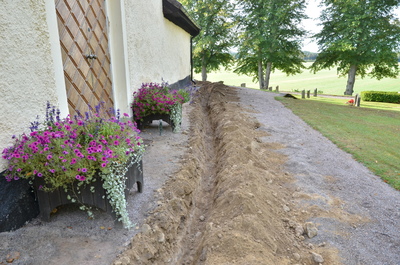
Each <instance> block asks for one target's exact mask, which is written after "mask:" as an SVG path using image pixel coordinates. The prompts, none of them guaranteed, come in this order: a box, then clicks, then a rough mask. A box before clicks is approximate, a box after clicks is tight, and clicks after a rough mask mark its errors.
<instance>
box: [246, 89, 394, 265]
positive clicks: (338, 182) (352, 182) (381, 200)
mask: <svg viewBox="0 0 400 265" xmlns="http://www.w3.org/2000/svg"><path fill="white" fill-rule="evenodd" d="M276 95H277V94H274V93H267V92H262V91H259V90H252V89H239V96H240V99H241V102H242V105H244V106H246V107H249V106H250V107H251V108H254V109H255V110H257V111H258V112H259V113H257V114H255V116H256V118H257V119H258V121H259V122H260V123H261V124H263V127H262V128H261V129H263V130H265V131H267V132H268V133H269V134H270V136H268V137H267V138H266V139H267V141H270V142H279V143H282V144H283V145H284V146H285V148H283V149H282V150H281V152H282V153H284V154H285V155H287V156H288V158H289V160H288V161H287V162H286V165H285V167H286V170H288V171H289V172H290V173H291V174H293V175H294V176H295V177H296V180H297V181H296V185H297V186H298V190H299V193H298V194H300V193H305V194H309V195H310V196H307V197H306V199H304V198H299V197H304V196H296V194H294V198H295V199H296V201H298V202H299V203H302V204H309V205H316V206H318V207H323V208H325V209H327V210H329V209H332V208H333V206H339V207H340V209H342V211H340V212H337V213H336V214H337V215H336V214H334V215H330V216H315V217H314V218H312V219H311V221H313V222H315V223H318V224H319V227H318V229H319V232H318V237H316V238H315V240H310V242H312V243H314V244H319V243H322V242H327V243H329V244H330V245H332V246H334V247H336V248H337V249H338V250H339V255H340V256H341V257H342V258H343V263H344V264H347V265H353V264H354V265H358V264H370V265H378V264H382V265H383V264H385V265H389V264H390V265H398V264H400V192H398V191H396V190H394V189H393V188H391V187H390V186H389V185H387V184H386V183H384V182H383V181H382V180H381V179H380V178H379V177H377V176H375V175H374V174H372V173H371V172H370V171H369V170H368V169H367V168H366V167H364V166H363V165H362V164H360V163H358V162H357V161H355V160H354V159H353V158H352V156H351V155H349V154H348V153H346V152H344V151H342V150H340V149H339V148H338V147H337V146H336V145H334V144H333V143H332V142H331V141H329V140H328V139H326V138H325V137H324V136H322V135H321V134H320V133H319V132H317V131H315V130H314V129H312V128H311V127H310V126H308V125H307V124H306V123H305V122H303V121H302V120H301V119H300V118H299V117H297V116H295V115H294V114H293V113H292V112H291V111H290V110H289V109H287V108H285V107H284V106H283V105H282V104H281V103H280V102H278V101H276V100H274V97H275V96H276ZM376 148H384V147H380V146H376ZM298 194H297V195H298ZM334 212H335V211H334Z"/></svg>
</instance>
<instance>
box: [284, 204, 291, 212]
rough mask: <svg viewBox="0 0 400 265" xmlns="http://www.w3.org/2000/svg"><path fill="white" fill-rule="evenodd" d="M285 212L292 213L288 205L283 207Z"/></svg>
mask: <svg viewBox="0 0 400 265" xmlns="http://www.w3.org/2000/svg"><path fill="white" fill-rule="evenodd" d="M283 210H284V211H285V212H287V213H288V212H290V208H289V207H288V206H287V205H283Z"/></svg>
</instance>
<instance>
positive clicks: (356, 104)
mask: <svg viewBox="0 0 400 265" xmlns="http://www.w3.org/2000/svg"><path fill="white" fill-rule="evenodd" d="M360 102H361V97H360V95H359V94H356V97H355V99H354V106H356V107H359V106H360Z"/></svg>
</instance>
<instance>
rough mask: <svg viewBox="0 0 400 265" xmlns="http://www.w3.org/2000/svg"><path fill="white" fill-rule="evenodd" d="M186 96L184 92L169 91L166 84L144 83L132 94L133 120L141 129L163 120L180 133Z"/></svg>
mask: <svg viewBox="0 0 400 265" xmlns="http://www.w3.org/2000/svg"><path fill="white" fill-rule="evenodd" d="M186 94H188V93H187V92H186V91H185V90H173V91H170V90H169V88H168V84H167V83H162V84H159V83H145V84H142V86H141V87H140V88H139V90H138V91H136V92H134V93H133V97H134V99H133V103H132V106H131V108H132V111H133V118H134V120H135V122H136V123H137V125H138V128H139V129H142V127H143V125H144V124H146V123H149V122H152V121H153V120H163V121H165V122H167V123H168V124H170V125H171V127H172V130H173V131H174V132H179V131H180V126H181V122H182V104H183V103H184V102H186V98H187V96H188V95H186Z"/></svg>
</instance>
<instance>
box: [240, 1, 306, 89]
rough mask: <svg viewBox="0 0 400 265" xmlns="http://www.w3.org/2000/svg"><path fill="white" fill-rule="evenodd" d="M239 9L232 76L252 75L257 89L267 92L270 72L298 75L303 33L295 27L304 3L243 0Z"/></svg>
mask: <svg viewBox="0 0 400 265" xmlns="http://www.w3.org/2000/svg"><path fill="white" fill-rule="evenodd" d="M239 5H240V8H239V9H238V16H237V17H238V21H239V29H240V35H239V47H238V55H237V57H238V60H237V68H236V70H235V72H236V73H239V74H247V75H253V76H254V78H255V79H258V81H259V84H260V89H266V88H268V86H269V80H270V74H271V71H273V70H274V69H280V70H282V71H283V72H285V73H286V74H296V73H300V71H301V68H303V67H304V65H303V56H304V55H303V54H302V52H301V41H302V38H303V36H304V35H305V33H306V32H305V30H303V29H301V28H300V27H299V25H300V22H301V20H302V19H303V18H305V17H306V16H305V14H304V9H305V0H244V1H240V4H239ZM264 71H265V72H264ZM264 73H265V75H264Z"/></svg>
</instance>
